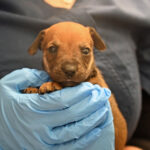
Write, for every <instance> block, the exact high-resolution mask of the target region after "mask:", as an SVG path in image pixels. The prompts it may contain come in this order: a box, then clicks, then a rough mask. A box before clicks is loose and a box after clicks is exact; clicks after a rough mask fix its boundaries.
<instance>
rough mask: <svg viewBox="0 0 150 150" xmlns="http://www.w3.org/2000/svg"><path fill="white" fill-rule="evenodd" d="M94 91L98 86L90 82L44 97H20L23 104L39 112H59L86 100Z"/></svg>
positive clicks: (25, 95)
mask: <svg viewBox="0 0 150 150" xmlns="http://www.w3.org/2000/svg"><path fill="white" fill-rule="evenodd" d="M94 90H97V86H96V85H92V84H91V83H89V82H84V83H81V84H80V85H77V86H75V87H68V88H64V89H62V90H59V91H55V92H52V93H46V94H44V95H39V94H38V95H37V94H22V95H20V93H19V96H18V97H20V98H19V99H20V100H23V101H22V103H23V102H24V103H28V104H30V106H31V107H33V109H35V110H37V111H58V110H62V109H66V108H69V107H71V106H72V105H74V104H76V103H78V102H80V101H82V100H83V99H86V98H87V97H89V96H90V95H91V93H92V91H94ZM74 93H76V94H74ZM25 99H26V100H25Z"/></svg>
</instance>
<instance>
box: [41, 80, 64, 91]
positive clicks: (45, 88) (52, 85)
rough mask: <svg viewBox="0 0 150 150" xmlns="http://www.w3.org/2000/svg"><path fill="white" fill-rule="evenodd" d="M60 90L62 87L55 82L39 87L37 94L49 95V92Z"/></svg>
mask: <svg viewBox="0 0 150 150" xmlns="http://www.w3.org/2000/svg"><path fill="white" fill-rule="evenodd" d="M60 89H62V86H61V85H60V84H59V83H57V82H46V83H43V84H42V85H41V86H40V88H39V93H40V94H44V93H49V92H52V91H56V90H60Z"/></svg>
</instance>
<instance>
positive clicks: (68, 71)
mask: <svg viewBox="0 0 150 150" xmlns="http://www.w3.org/2000/svg"><path fill="white" fill-rule="evenodd" d="M61 69H62V71H63V72H64V73H65V75H66V77H67V78H72V77H73V76H74V75H75V74H76V72H77V64H76V63H70V62H65V63H63V64H62V66H61Z"/></svg>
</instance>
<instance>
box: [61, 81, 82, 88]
mask: <svg viewBox="0 0 150 150" xmlns="http://www.w3.org/2000/svg"><path fill="white" fill-rule="evenodd" d="M79 83H80V82H74V81H64V82H59V84H61V85H62V86H63V87H72V86H76V85H78V84H79Z"/></svg>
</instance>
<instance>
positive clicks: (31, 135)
mask: <svg viewBox="0 0 150 150" xmlns="http://www.w3.org/2000/svg"><path fill="white" fill-rule="evenodd" d="M49 80H50V79H49V76H48V74H47V73H46V72H44V71H38V70H35V69H27V68H26V69H21V70H16V71H14V72H12V73H10V74H8V75H6V76H5V77H4V78H2V79H1V80H0V149H4V150H10V149H11V150H18V149H19V150H20V149H26V150H33V149H34V150H81V149H83V150H99V149H102V150H108V149H109V150H113V149H114V128H113V117H112V114H111V108H110V105H109V101H108V98H109V97H110V94H111V93H110V91H109V90H108V89H105V88H101V87H99V86H98V85H92V84H91V83H88V82H84V83H81V84H80V85H78V86H76V87H69V88H64V89H62V90H59V91H55V92H52V93H50V94H48V93H47V94H44V95H40V94H23V93H21V92H20V91H21V90H23V89H25V88H27V87H29V86H32V87H37V86H40V85H41V84H42V83H44V82H46V81H49Z"/></svg>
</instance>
